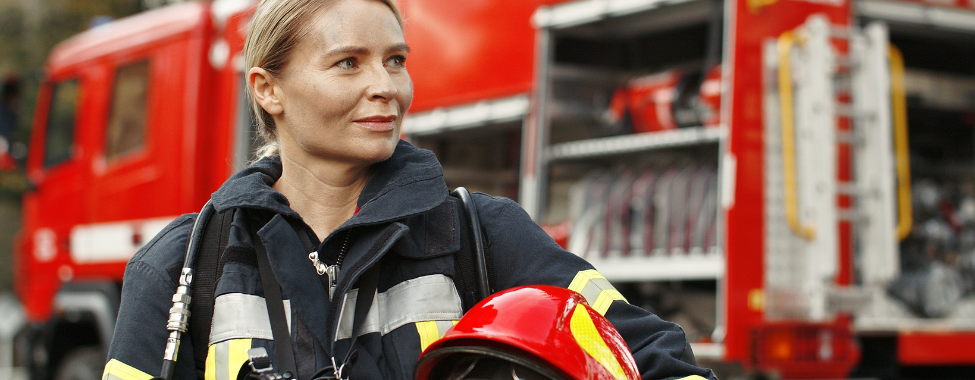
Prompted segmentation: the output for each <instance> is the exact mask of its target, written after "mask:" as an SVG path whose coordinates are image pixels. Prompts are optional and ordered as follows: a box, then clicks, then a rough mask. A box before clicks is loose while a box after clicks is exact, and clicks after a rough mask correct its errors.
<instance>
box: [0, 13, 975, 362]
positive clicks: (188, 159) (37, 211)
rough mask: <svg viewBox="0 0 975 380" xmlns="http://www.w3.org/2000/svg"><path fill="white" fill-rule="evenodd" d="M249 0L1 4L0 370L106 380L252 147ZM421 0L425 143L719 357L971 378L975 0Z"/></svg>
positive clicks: (419, 57)
mask: <svg viewBox="0 0 975 380" xmlns="http://www.w3.org/2000/svg"><path fill="white" fill-rule="evenodd" d="M255 3H256V1H251V0H213V1H172V0H0V75H2V78H0V79H2V81H3V82H2V84H3V87H2V89H3V97H2V100H3V102H2V103H0V379H8V378H9V379H17V380H20V379H28V378H29V379H35V380H47V379H57V380H64V379H79V380H88V379H97V378H100V377H101V369H102V366H103V362H104V357H105V352H106V350H107V348H108V347H107V345H108V342H109V341H110V340H111V334H112V331H113V327H114V323H115V315H116V314H117V310H118V300H119V291H120V289H119V288H120V283H121V276H122V272H123V270H124V266H125V262H126V261H127V260H128V258H129V257H131V255H132V254H133V253H134V252H135V251H136V250H137V249H138V248H139V247H141V246H142V245H144V244H145V243H146V242H148V241H149V240H150V239H151V238H152V236H154V235H155V234H156V233H157V232H158V231H159V230H160V229H161V228H162V227H163V226H165V225H166V224H167V223H168V222H169V221H171V220H172V219H173V218H174V217H176V216H177V215H180V214H182V213H187V212H195V211H197V210H198V209H199V208H200V207H201V205H203V203H204V202H205V201H206V200H207V199H208V198H209V195H210V193H211V192H212V191H214V190H215V189H216V188H217V187H219V185H220V184H221V183H222V182H223V181H224V180H225V179H226V178H227V177H228V176H229V175H231V174H232V173H234V172H235V171H237V170H240V169H241V168H243V167H244V166H245V165H247V163H248V162H249V161H250V160H253V158H254V148H255V147H256V142H255V131H254V124H253V117H252V115H250V112H249V107H248V106H247V104H246V101H245V97H244V87H243V79H242V75H241V73H242V71H243V70H244V67H243V62H242V58H241V49H242V45H243V39H244V35H245V33H246V26H247V23H248V21H249V18H250V15H251V13H252V11H253V5H254V4H255ZM398 4H399V6H400V8H401V10H402V12H403V14H404V16H405V19H406V27H405V33H406V39H407V42H408V43H409V44H410V45H411V47H412V52H411V53H410V57H409V60H408V63H407V67H408V69H409V71H410V74H411V77H412V79H413V80H414V86H415V99H414V102H413V105H412V107H411V109H410V113H409V114H408V115H407V118H406V119H405V121H404V126H403V131H402V138H404V139H406V140H408V141H410V142H411V143H413V144H415V145H417V146H419V147H422V148H425V149H429V150H431V151H433V152H434V153H435V154H436V155H437V156H438V158H439V159H440V161H441V163H442V164H443V167H444V176H445V179H446V181H447V183H448V186H450V187H456V186H465V187H467V188H469V189H471V190H474V191H483V192H486V193H489V194H493V195H500V196H505V197H509V198H512V199H515V200H517V201H518V202H519V203H520V204H521V205H522V207H524V208H525V210H526V211H527V212H528V213H529V215H530V216H531V217H532V218H533V219H534V220H536V221H537V222H538V223H539V224H540V225H542V227H543V228H545V230H546V232H548V233H549V235H550V236H551V237H552V238H553V239H555V240H556V242H558V243H559V244H561V245H562V246H563V247H565V248H566V249H568V250H569V251H571V252H573V253H575V254H577V255H579V256H582V257H584V258H586V259H587V260H589V261H590V262H591V263H593V265H594V266H595V267H596V268H597V269H598V270H599V272H600V273H601V274H602V275H603V276H605V277H606V278H607V279H608V280H609V281H611V282H612V283H613V284H614V285H615V286H616V287H617V288H618V289H619V291H620V292H621V293H622V295H623V296H625V297H626V299H627V300H628V301H629V302H630V303H632V304H635V305H638V306H640V307H643V308H646V309H648V310H650V311H653V312H655V313H657V314H658V315H660V316H661V317H663V318H665V319H668V320H672V321H675V322H677V323H679V324H680V325H681V326H682V327H683V328H684V330H685V332H686V334H687V336H688V338H689V340H690V341H691V342H692V347H693V349H694V351H695V353H696V355H697V357H698V361H699V363H701V365H702V366H706V367H710V368H713V369H715V371H716V372H717V373H718V374H719V376H721V377H722V378H737V379H744V378H755V379H759V378H762V379H765V378H783V379H803V378H805V379H812V378H819V379H822V378H877V379H922V378H935V379H967V378H972V377H973V375H972V374H975V350H972V349H971V347H973V346H975V0H852V1H801V0H463V1H451V2H448V1H443V0H400V1H398ZM160 328H162V327H160Z"/></svg>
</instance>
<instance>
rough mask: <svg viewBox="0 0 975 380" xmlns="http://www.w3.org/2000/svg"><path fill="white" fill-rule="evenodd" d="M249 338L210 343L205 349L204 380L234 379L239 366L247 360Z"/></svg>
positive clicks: (249, 345)
mask: <svg viewBox="0 0 975 380" xmlns="http://www.w3.org/2000/svg"><path fill="white" fill-rule="evenodd" d="M249 349H251V339H249V338H247V339H231V340H226V341H223V342H220V343H216V344H211V345H210V347H209V349H208V350H207V360H206V370H205V372H204V377H203V378H204V379H205V380H236V379H237V373H238V372H240V367H241V366H242V365H244V363H245V362H247V350H249Z"/></svg>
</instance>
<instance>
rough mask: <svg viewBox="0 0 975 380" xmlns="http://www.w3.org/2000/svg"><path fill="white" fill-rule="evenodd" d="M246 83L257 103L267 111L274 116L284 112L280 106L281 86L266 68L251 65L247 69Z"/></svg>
mask: <svg viewBox="0 0 975 380" xmlns="http://www.w3.org/2000/svg"><path fill="white" fill-rule="evenodd" d="M247 85H248V86H250V88H251V91H253V92H254V99H256V100H257V104H260V105H261V108H264V110H265V111H267V113H269V114H271V115H272V116H276V115H280V114H281V113H282V112H284V107H282V106H281V95H282V93H281V87H279V86H278V85H277V81H276V80H275V79H274V77H273V76H271V73H269V72H267V70H264V69H262V68H260V67H252V68H251V69H250V70H248V71H247Z"/></svg>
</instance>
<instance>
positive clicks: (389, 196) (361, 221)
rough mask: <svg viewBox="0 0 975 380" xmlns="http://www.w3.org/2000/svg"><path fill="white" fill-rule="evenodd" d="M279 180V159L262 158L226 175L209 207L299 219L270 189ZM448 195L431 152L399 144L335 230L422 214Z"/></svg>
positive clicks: (276, 192) (379, 167)
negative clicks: (356, 209) (354, 208)
mask: <svg viewBox="0 0 975 380" xmlns="http://www.w3.org/2000/svg"><path fill="white" fill-rule="evenodd" d="M278 178H281V157H280V156H273V157H265V158H262V159H261V160H259V161H258V162H256V163H254V164H253V165H251V166H250V167H248V168H246V169H244V170H242V171H240V172H238V173H237V174H234V175H233V176H231V177H230V179H228V180H227V181H226V182H225V183H224V184H223V185H222V186H221V187H220V189H218V190H217V191H216V192H215V193H213V194H212V200H213V201H212V203H213V205H214V207H215V209H216V211H217V212H222V211H224V210H227V209H230V208H248V209H257V210H264V211H271V212H273V213H276V214H280V215H282V216H284V217H286V218H288V219H292V220H301V217H300V216H299V215H298V213H297V212H295V211H294V210H292V209H291V207H290V204H289V202H288V199H287V198H285V196H284V195H283V194H281V193H279V192H278V191H277V190H274V189H273V188H272V187H271V186H272V185H273V184H274V182H276V181H277V180H278ZM447 196H448V193H447V184H446V183H445V182H444V180H443V168H441V166H440V163H439V162H438V161H437V159H436V157H435V156H434V155H433V153H432V152H430V151H428V150H423V149H419V148H417V147H414V146H413V145H411V144H409V143H407V142H406V141H402V140H400V141H399V143H398V144H397V145H396V149H395V150H394V151H393V155H392V156H391V157H390V158H388V159H386V160H385V161H382V162H379V163H377V164H375V167H374V171H373V174H372V177H370V178H369V181H368V182H367V183H366V186H365V188H363V190H362V193H361V194H360V195H359V201H358V206H359V213H358V214H356V215H355V216H354V217H352V218H351V219H349V220H348V221H346V222H345V223H344V224H342V225H341V226H340V227H339V228H338V229H336V232H338V231H340V230H344V229H348V228H352V227H355V226H363V225H374V224H380V223H385V222H389V221H393V220H398V219H403V218H405V217H409V216H413V215H417V214H421V213H424V212H426V211H429V210H432V209H433V208H435V207H437V206H438V205H440V204H441V203H443V202H444V200H446V198H447ZM332 235H333V236H334V235H335V234H334V233H333V234H332ZM323 238H324V237H323Z"/></svg>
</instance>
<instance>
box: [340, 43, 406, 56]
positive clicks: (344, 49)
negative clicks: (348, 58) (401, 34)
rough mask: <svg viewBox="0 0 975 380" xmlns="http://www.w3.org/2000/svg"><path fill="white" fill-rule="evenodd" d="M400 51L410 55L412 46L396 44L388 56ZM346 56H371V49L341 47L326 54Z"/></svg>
mask: <svg viewBox="0 0 975 380" xmlns="http://www.w3.org/2000/svg"><path fill="white" fill-rule="evenodd" d="M399 51H402V52H407V53H409V52H410V46H409V45H407V44H395V45H393V46H390V47H389V48H387V49H386V54H389V53H393V52H399ZM346 54H351V55H365V54H369V49H367V48H365V47H362V46H340V47H337V48H335V49H332V50H328V51H326V52H325V56H332V55H346Z"/></svg>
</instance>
